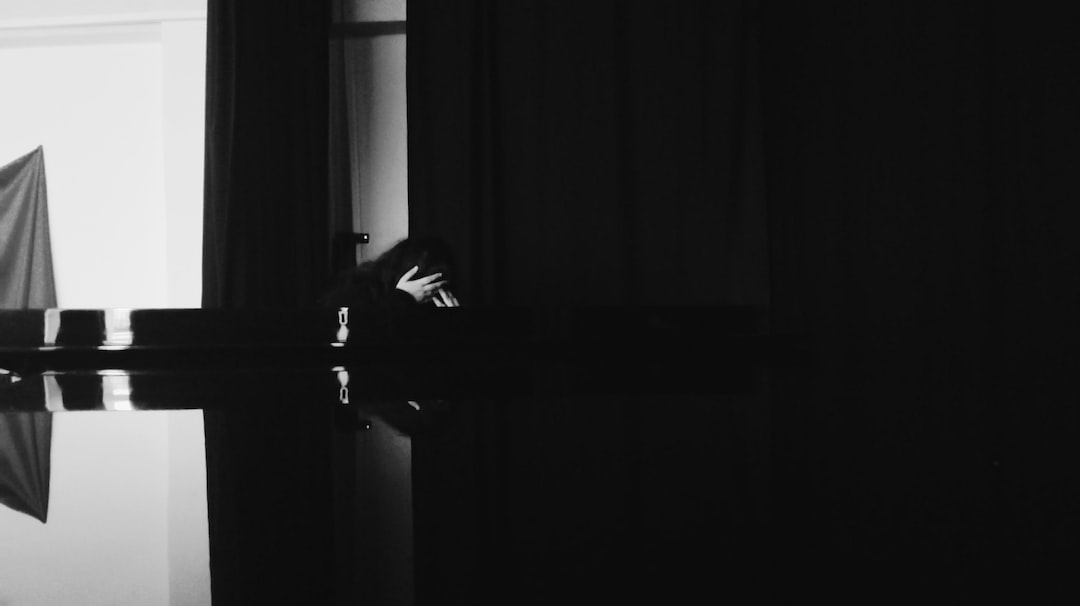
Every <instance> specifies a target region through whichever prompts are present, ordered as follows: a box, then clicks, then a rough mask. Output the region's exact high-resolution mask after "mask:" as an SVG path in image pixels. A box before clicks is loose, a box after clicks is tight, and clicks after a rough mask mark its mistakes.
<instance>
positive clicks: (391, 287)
mask: <svg viewBox="0 0 1080 606" xmlns="http://www.w3.org/2000/svg"><path fill="white" fill-rule="evenodd" d="M453 277H454V256H453V254H452V253H451V251H450V247H449V246H447V244H446V243H445V242H444V241H442V240H441V239H439V238H436V237H433V236H423V237H413V238H405V239H404V240H401V241H399V242H398V243H397V244H395V245H394V246H393V247H391V248H390V249H389V250H387V251H386V252H384V253H383V254H381V255H379V256H378V257H377V258H375V259H373V260H371V261H365V262H364V263H361V264H360V265H358V266H356V267H354V268H353V269H350V270H348V271H346V272H343V273H342V274H341V275H340V276H339V277H338V280H337V282H336V284H335V285H334V287H333V288H331V289H330V291H329V292H327V293H326V294H324V295H323V296H322V298H320V299H319V304H320V305H321V306H325V307H372V306H374V307H409V306H412V305H418V304H428V303H430V304H433V305H435V306H436V307H458V305H459V303H458V300H457V297H455V296H454V294H453V292H451V291H450V285H451V283H452V281H453Z"/></svg>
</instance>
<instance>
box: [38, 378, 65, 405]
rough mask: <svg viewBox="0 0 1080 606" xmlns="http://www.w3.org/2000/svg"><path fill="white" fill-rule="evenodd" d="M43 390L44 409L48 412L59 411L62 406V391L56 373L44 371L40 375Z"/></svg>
mask: <svg viewBox="0 0 1080 606" xmlns="http://www.w3.org/2000/svg"><path fill="white" fill-rule="evenodd" d="M41 380H42V382H43V384H44V390H45V410H48V411H49V412H61V411H63V410H67V409H66V408H64V392H63V390H61V389H60V383H58V382H57V381H56V375H54V374H52V373H45V374H43V375H42V376H41Z"/></svg>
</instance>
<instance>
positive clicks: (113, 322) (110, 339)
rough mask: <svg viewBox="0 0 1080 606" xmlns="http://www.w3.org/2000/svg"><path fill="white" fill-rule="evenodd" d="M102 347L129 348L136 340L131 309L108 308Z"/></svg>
mask: <svg viewBox="0 0 1080 606" xmlns="http://www.w3.org/2000/svg"><path fill="white" fill-rule="evenodd" d="M104 313H105V339H104V342H103V343H102V349H127V348H128V347H131V343H132V342H133V341H134V333H133V332H132V331H131V310H130V309H106V310H105V311H104Z"/></svg>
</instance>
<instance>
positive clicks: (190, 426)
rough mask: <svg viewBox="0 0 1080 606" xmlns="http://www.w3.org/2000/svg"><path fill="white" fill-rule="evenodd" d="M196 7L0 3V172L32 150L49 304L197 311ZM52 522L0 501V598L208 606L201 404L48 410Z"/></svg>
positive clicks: (144, 1) (138, 1)
mask: <svg viewBox="0 0 1080 606" xmlns="http://www.w3.org/2000/svg"><path fill="white" fill-rule="evenodd" d="M205 28H206V25H205V2H204V1H191V0H158V1H148V0H92V1H88V0H3V2H0V82H3V86H4V90H3V94H2V95H0V164H3V163H6V162H7V161H9V160H11V159H14V158H16V157H18V156H19V155H22V154H24V153H26V152H27V151H30V150H32V149H34V148H36V147H37V146H38V145H43V146H44V148H45V169H46V179H47V185H48V193H49V211H50V223H51V228H52V244H53V259H54V264H55V272H56V282H57V295H58V303H59V305H60V306H61V307H67V308H100V307H106V308H107V307H197V306H198V302H199V298H200V292H199V288H200V286H199V274H200V264H201V251H200V249H201V220H202V163H203V152H202V149H203V144H202V132H203V128H202V121H203V117H202V116H203V106H204V100H203V98H204V92H203V91H204V89H205V80H204V64H205ZM51 487H52V494H51V499H50V519H49V522H48V523H47V524H44V525H42V524H40V523H39V522H37V521H35V520H33V519H31V518H29V517H28V516H24V515H21V514H17V513H15V512H13V511H10V510H7V509H6V508H0V606H15V605H18V606H30V605H35V604H43V605H53V604H140V605H143V604H146V605H155V604H162V605H166V604H174V605H185V604H207V603H209V600H210V598H209V555H208V541H207V528H206V482H205V458H204V448H203V442H202V417H201V413H200V412H199V411H178V412H168V413H148V412H137V413H60V414H56V415H54V433H53V449H52V481H51Z"/></svg>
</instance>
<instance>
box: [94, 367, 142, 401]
mask: <svg viewBox="0 0 1080 606" xmlns="http://www.w3.org/2000/svg"><path fill="white" fill-rule="evenodd" d="M100 374H101V403H102V405H103V406H104V407H105V410H135V407H134V406H132V404H131V377H130V376H129V375H128V373H126V372H124V371H122V370H103V371H101V373H100Z"/></svg>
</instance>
